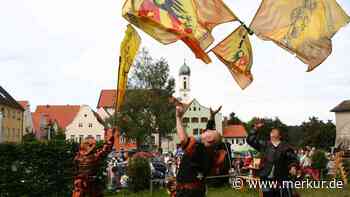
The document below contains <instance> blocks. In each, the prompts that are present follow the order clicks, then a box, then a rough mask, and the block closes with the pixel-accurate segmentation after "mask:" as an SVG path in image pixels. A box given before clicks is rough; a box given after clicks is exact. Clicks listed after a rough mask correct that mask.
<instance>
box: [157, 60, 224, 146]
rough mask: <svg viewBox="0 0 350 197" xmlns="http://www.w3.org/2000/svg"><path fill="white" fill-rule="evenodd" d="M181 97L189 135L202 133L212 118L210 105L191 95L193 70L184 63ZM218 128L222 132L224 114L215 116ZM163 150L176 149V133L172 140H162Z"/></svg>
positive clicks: (184, 123)
mask: <svg viewBox="0 0 350 197" xmlns="http://www.w3.org/2000/svg"><path fill="white" fill-rule="evenodd" d="M178 83H179V97H178V100H179V101H181V102H182V103H183V104H184V106H185V110H186V112H185V113H184V116H183V125H184V127H185V130H186V132H187V134H188V135H190V136H194V135H200V132H201V130H204V129H205V128H206V126H207V122H208V120H209V118H210V107H206V106H204V105H202V104H201V103H199V101H198V100H197V99H196V98H193V97H191V70H190V67H189V66H187V65H186V63H184V64H183V65H182V66H181V68H180V70H179V81H178ZM215 124H216V129H217V131H219V132H220V133H221V134H222V114H221V113H218V114H216V116H215ZM162 142H163V143H162V149H163V152H173V151H175V150H176V144H177V143H178V142H179V141H178V139H177V137H176V135H175V134H174V136H172V140H167V139H164V140H162Z"/></svg>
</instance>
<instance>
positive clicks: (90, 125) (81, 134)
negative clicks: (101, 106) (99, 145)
mask: <svg viewBox="0 0 350 197" xmlns="http://www.w3.org/2000/svg"><path fill="white" fill-rule="evenodd" d="M65 133H66V139H74V140H75V141H80V140H81V139H84V138H86V137H88V136H93V137H94V138H95V139H96V140H103V139H104V126H103V125H102V124H101V123H100V122H99V121H98V120H97V118H96V116H95V114H94V113H93V111H92V109H91V108H90V107H89V106H87V105H82V106H81V107H80V110H79V112H78V114H77V115H76V117H75V118H74V120H73V121H72V122H71V123H70V124H69V125H68V126H67V127H66V132H65Z"/></svg>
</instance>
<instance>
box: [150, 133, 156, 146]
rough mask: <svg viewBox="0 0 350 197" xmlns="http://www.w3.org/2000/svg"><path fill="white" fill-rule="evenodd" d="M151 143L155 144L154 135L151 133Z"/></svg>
mask: <svg viewBox="0 0 350 197" xmlns="http://www.w3.org/2000/svg"><path fill="white" fill-rule="evenodd" d="M151 143H152V144H156V137H155V136H153V135H152V136H151Z"/></svg>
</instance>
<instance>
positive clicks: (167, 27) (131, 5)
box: [123, 0, 237, 63]
mask: <svg viewBox="0 0 350 197" xmlns="http://www.w3.org/2000/svg"><path fill="white" fill-rule="evenodd" d="M123 17H124V18H125V19H126V20H128V21H129V22H130V23H132V24H134V25H135V26H137V27H138V28H140V29H142V30H143V31H144V32H146V33H147V34H149V35H150V36H151V37H153V38H154V39H156V40H157V41H159V42H161V43H163V44H170V43H173V42H176V41H177V40H182V41H183V42H185V44H186V45H187V46H188V47H190V48H191V50H192V51H193V53H194V54H195V55H196V57H197V58H200V59H202V60H203V61H204V62H205V63H210V62H211V60H210V58H209V56H208V55H207V54H206V53H205V50H206V49H207V48H208V47H209V45H210V44H212V43H213V41H214V38H213V36H212V35H211V31H212V29H213V28H214V27H215V26H216V25H218V24H221V23H225V22H230V21H234V20H236V19H237V17H236V16H235V15H234V14H233V13H232V12H231V10H230V9H229V8H228V7H227V6H226V5H225V4H224V3H223V1H222V0H126V2H125V3H124V5H123Z"/></svg>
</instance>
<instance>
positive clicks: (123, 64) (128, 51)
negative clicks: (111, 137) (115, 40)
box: [115, 24, 141, 112]
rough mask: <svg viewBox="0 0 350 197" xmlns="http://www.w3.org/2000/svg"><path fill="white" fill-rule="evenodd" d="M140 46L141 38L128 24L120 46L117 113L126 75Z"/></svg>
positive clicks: (122, 101)
mask: <svg viewBox="0 0 350 197" xmlns="http://www.w3.org/2000/svg"><path fill="white" fill-rule="evenodd" d="M140 44H141V38H140V36H139V34H138V33H137V31H136V30H135V29H134V28H133V27H132V26H131V25H130V24H129V25H128V26H127V30H126V31H125V36H124V39H123V41H122V43H121V46H120V57H119V69H118V85H117V86H118V88H117V98H116V104H115V109H116V112H119V110H120V108H121V106H122V104H123V103H124V97H125V91H126V85H127V83H128V73H129V70H130V67H131V65H132V64H133V62H134V59H135V57H136V55H137V52H138V50H139V47H140Z"/></svg>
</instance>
